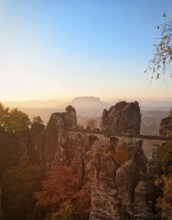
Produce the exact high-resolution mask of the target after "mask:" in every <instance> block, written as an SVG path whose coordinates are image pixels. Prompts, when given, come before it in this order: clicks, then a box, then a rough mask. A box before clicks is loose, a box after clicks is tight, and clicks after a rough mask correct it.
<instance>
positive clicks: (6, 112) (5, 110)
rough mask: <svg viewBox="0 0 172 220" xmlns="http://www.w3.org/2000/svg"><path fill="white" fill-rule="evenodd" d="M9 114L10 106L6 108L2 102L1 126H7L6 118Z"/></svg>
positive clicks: (0, 110)
mask: <svg viewBox="0 0 172 220" xmlns="http://www.w3.org/2000/svg"><path fill="white" fill-rule="evenodd" d="M8 115H9V108H5V107H4V105H3V104H2V103H0V126H1V127H3V128H4V127H5V126H6V119H7V117H8Z"/></svg>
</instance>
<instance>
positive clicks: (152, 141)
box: [67, 130, 172, 158]
mask: <svg viewBox="0 0 172 220" xmlns="http://www.w3.org/2000/svg"><path fill="white" fill-rule="evenodd" d="M67 132H68V134H69V137H71V138H74V139H75V138H77V136H78V135H82V136H84V135H86V136H90V135H95V136H96V137H97V138H98V139H99V140H103V141H105V142H107V143H110V142H111V141H113V140H114V139H117V140H118V141H119V142H126V143H136V142H138V141H142V146H143V149H144V151H145V154H146V155H147V157H148V158H150V157H152V155H153V154H154V152H153V151H154V150H155V149H157V148H159V147H160V146H161V145H162V144H164V143H165V142H167V141H170V140H172V137H162V136H151V135H126V134H114V135H113V136H110V137H109V136H107V135H106V134H105V133H103V132H101V131H99V132H98V131H97V132H95V131H86V130H68V131H67ZM155 151H156V150H155Z"/></svg>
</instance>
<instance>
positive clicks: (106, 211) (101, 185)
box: [90, 141, 120, 220]
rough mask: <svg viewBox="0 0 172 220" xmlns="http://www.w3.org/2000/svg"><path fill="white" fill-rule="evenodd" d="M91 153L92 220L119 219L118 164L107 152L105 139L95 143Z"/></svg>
mask: <svg viewBox="0 0 172 220" xmlns="http://www.w3.org/2000/svg"><path fill="white" fill-rule="evenodd" d="M91 155H92V163H93V167H92V168H93V176H92V184H91V206H92V211H91V214H90V220H102V219H104V220H118V219H120V212H119V211H120V209H119V206H120V202H119V199H118V192H117V186H116V181H115V176H116V171H117V166H116V164H115V163H114V162H113V160H112V158H111V157H110V156H109V155H107V154H106V149H105V145H104V142H103V141H96V142H95V143H94V145H93V151H92V153H91Z"/></svg>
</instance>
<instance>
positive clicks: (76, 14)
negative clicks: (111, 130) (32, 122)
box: [0, 0, 172, 101]
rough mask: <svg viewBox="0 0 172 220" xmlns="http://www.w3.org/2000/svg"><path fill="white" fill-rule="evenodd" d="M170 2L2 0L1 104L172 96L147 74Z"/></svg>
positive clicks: (163, 82) (169, 84)
mask: <svg viewBox="0 0 172 220" xmlns="http://www.w3.org/2000/svg"><path fill="white" fill-rule="evenodd" d="M163 12H166V14H168V15H169V16H172V0H142V1H141V0H120V1H119V0H118V1H117V0H0V101H9V100H10V101H13V100H16V101H26V100H49V99H55V100H61V101H67V100H70V99H72V98H74V97H77V96H97V97H100V98H101V99H102V100H113V99H120V100H121V99H123V100H154V101H157V100H159V101H166V100H172V79H170V78H169V77H168V74H166V75H165V78H161V79H160V80H158V81H156V80H154V81H153V82H150V79H151V73H144V70H145V69H146V68H147V65H148V61H149V60H150V59H151V58H152V56H153V43H154V42H155V40H156V39H157V38H158V37H159V36H160V33H159V32H158V30H157V29H156V26H157V25H159V24H161V23H162V22H163V18H162V15H163Z"/></svg>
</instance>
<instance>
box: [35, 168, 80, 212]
mask: <svg viewBox="0 0 172 220" xmlns="http://www.w3.org/2000/svg"><path fill="white" fill-rule="evenodd" d="M77 188H78V180H77V175H76V174H75V172H74V171H73V169H72V168H71V167H68V166H57V167H53V168H52V169H51V171H50V173H49V175H48V178H47V179H46V180H44V181H43V182H42V191H41V192H35V198H36V199H37V201H38V202H37V203H38V204H39V205H41V206H44V207H49V208H50V210H52V211H55V210H56V209H58V208H59V206H60V205H61V204H62V203H63V202H65V201H66V200H68V199H71V198H72V197H74V196H75V195H76V193H77Z"/></svg>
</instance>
